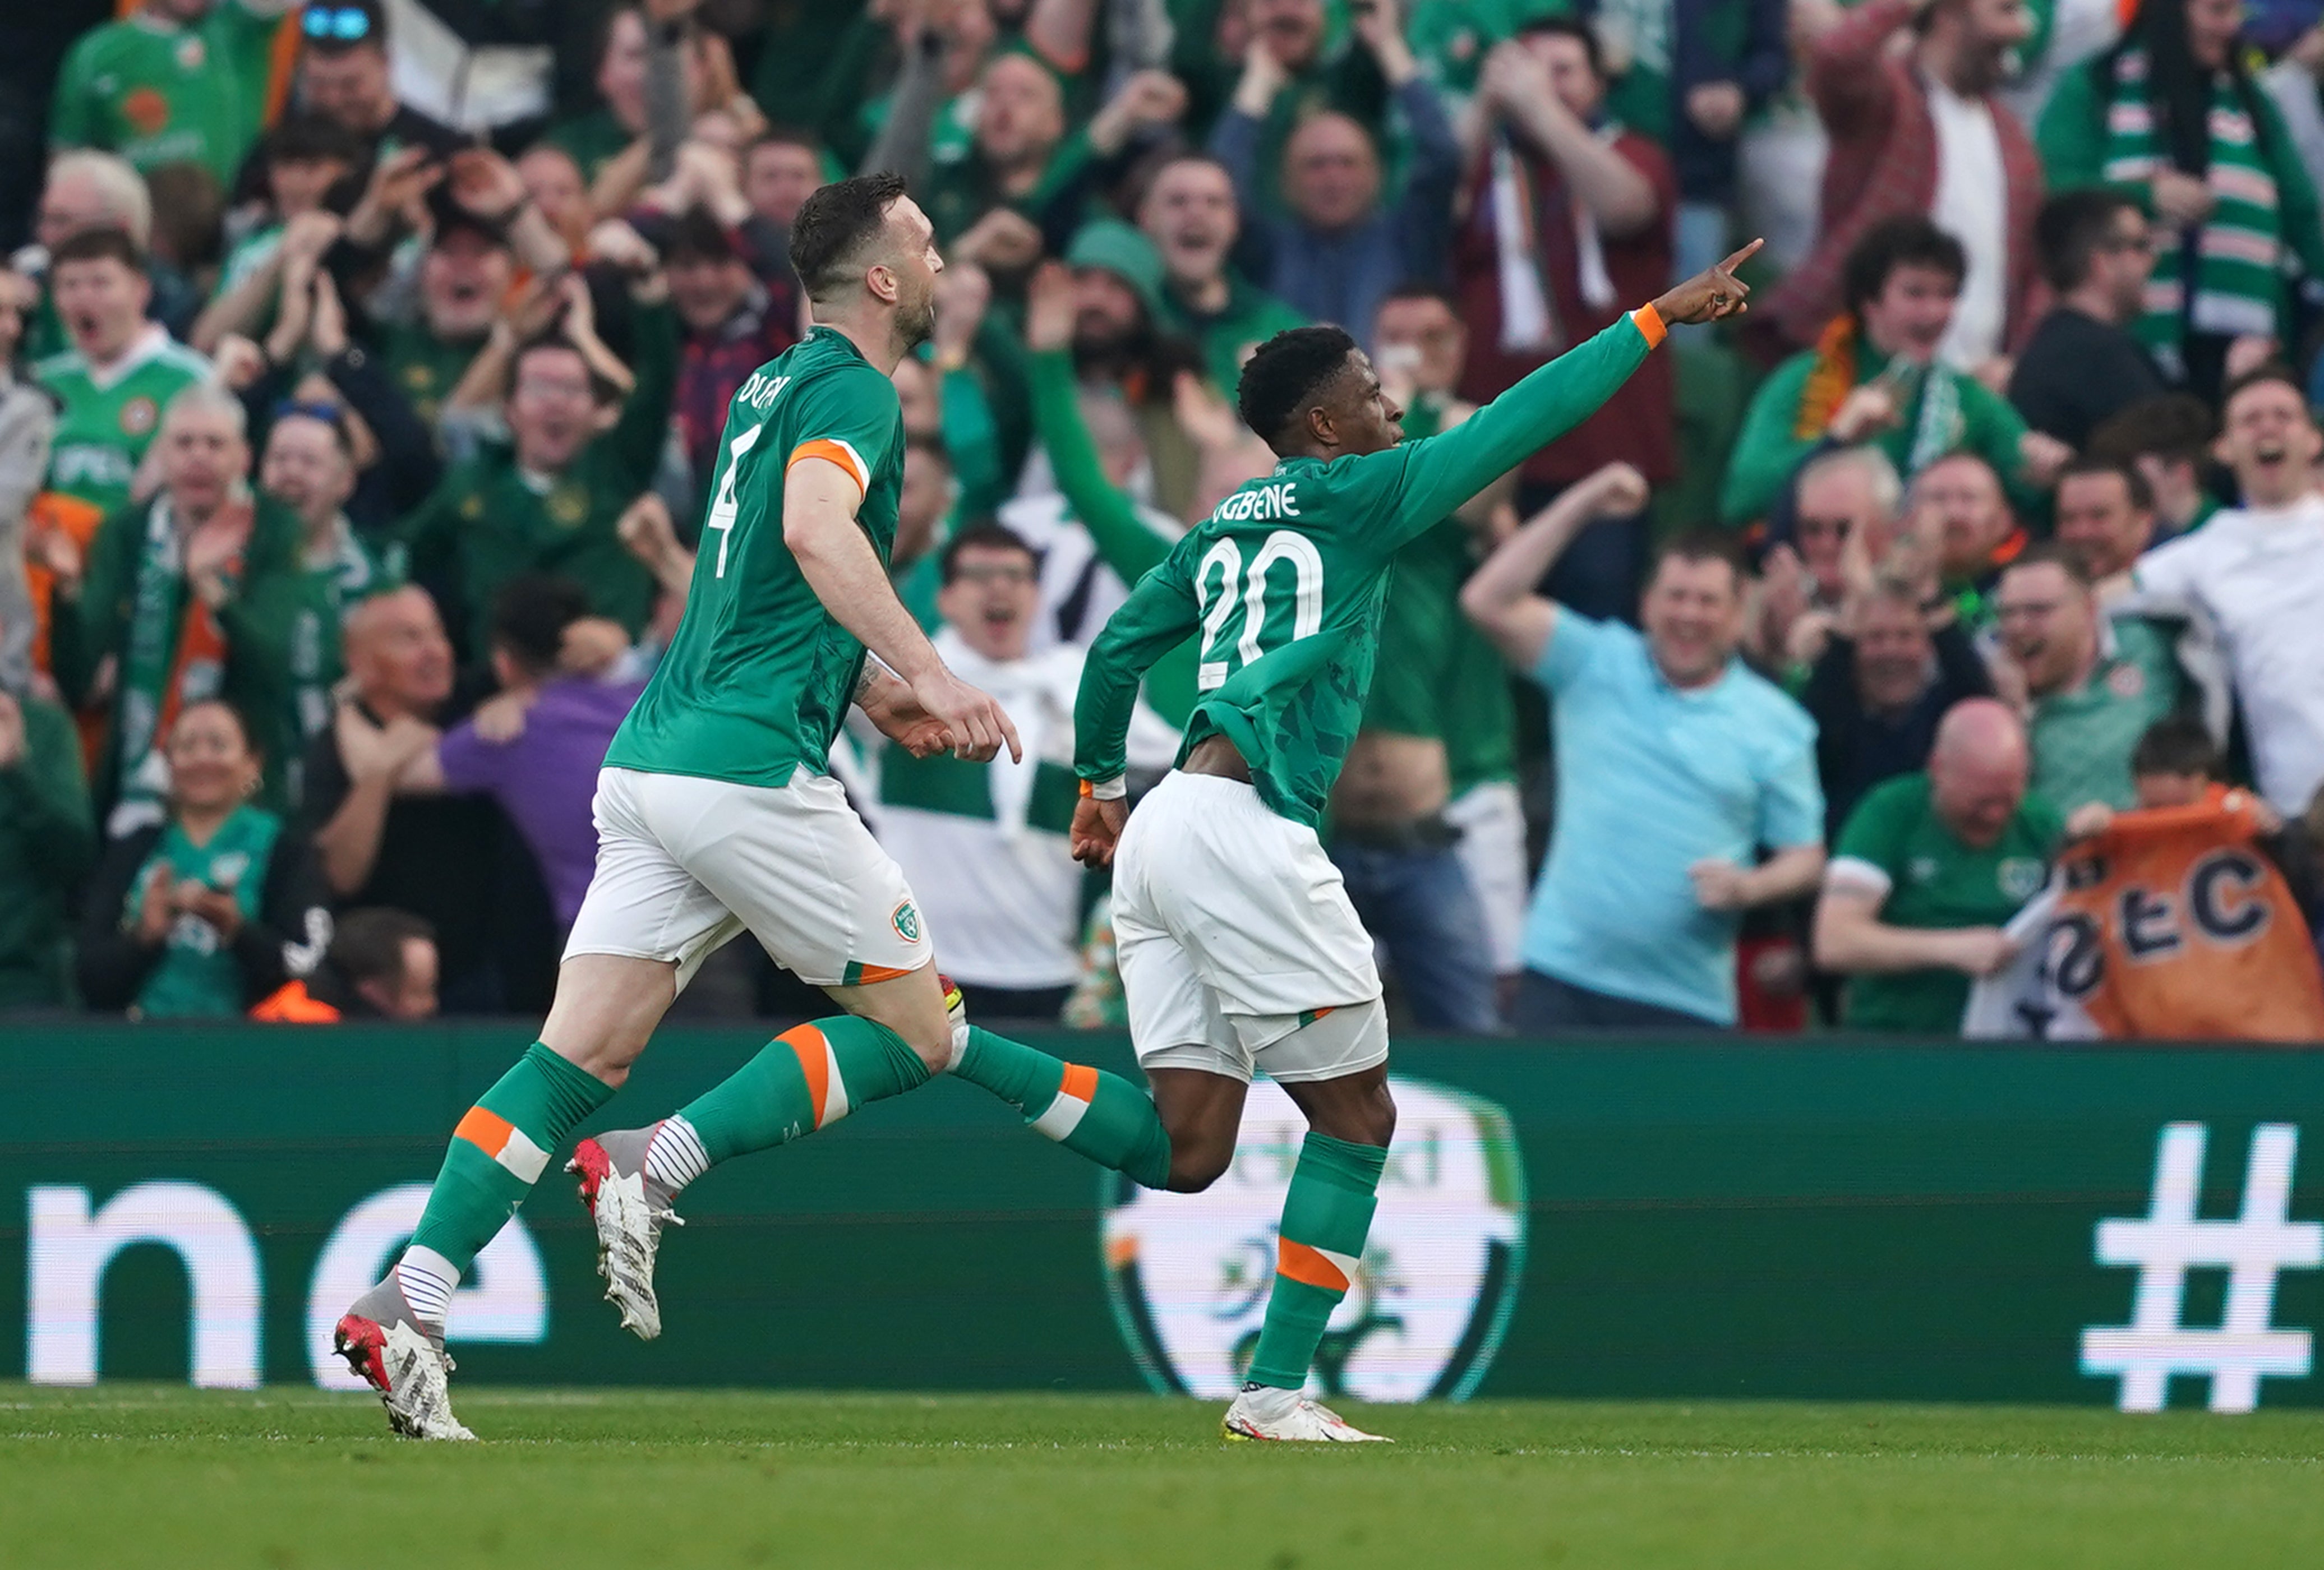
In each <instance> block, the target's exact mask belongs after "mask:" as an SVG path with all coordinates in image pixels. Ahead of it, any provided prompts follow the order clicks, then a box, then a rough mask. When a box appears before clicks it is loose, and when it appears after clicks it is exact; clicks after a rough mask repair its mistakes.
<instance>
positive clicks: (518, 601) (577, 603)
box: [493, 573, 589, 675]
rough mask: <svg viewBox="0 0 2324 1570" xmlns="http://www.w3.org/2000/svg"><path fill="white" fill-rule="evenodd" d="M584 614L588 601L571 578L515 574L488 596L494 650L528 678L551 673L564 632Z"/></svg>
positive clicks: (585, 594) (587, 609)
mask: <svg viewBox="0 0 2324 1570" xmlns="http://www.w3.org/2000/svg"><path fill="white" fill-rule="evenodd" d="M588 614H589V596H588V594H587V593H586V592H585V591H584V590H583V589H582V587H581V585H580V584H578V583H575V582H574V581H573V580H572V579H570V578H559V577H555V576H552V575H551V574H547V573H524V574H519V575H518V576H516V577H513V578H511V579H510V580H509V581H508V582H507V583H503V584H502V585H501V586H500V589H499V592H496V593H494V594H493V647H494V648H501V649H506V650H507V651H508V653H509V655H510V656H511V657H512V658H513V659H514V660H515V661H516V662H517V663H518V664H519V665H521V666H523V667H524V668H525V669H526V671H528V672H530V674H532V675H540V674H541V673H543V672H545V671H552V670H555V669H556V668H557V656H558V651H559V650H560V649H562V648H563V647H564V645H565V629H567V628H568V627H570V626H572V625H573V624H574V623H575V622H576V621H578V620H581V619H582V618H583V617H584V616H586V615H588Z"/></svg>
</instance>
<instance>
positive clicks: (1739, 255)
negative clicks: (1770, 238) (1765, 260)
mask: <svg viewBox="0 0 2324 1570" xmlns="http://www.w3.org/2000/svg"><path fill="white" fill-rule="evenodd" d="M1766 243H1767V242H1766V240H1764V239H1759V240H1754V241H1752V242H1751V243H1749V244H1748V245H1746V246H1745V247H1743V249H1742V250H1740V251H1738V252H1736V253H1735V254H1734V255H1732V256H1730V257H1729V258H1728V259H1727V260H1726V261H1724V262H1720V264H1719V271H1721V272H1732V271H1735V270H1736V269H1737V268H1738V267H1740V266H1742V265H1743V264H1744V263H1745V262H1748V261H1750V260H1751V258H1753V257H1754V256H1757V254H1759V247H1761V246H1762V245H1765V244H1766Z"/></svg>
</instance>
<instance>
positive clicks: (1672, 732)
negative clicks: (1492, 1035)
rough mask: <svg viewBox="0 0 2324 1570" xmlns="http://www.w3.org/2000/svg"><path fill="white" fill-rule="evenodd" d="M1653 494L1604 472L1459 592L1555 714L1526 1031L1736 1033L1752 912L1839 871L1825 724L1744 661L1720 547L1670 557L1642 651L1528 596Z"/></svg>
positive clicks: (1729, 563)
mask: <svg viewBox="0 0 2324 1570" xmlns="http://www.w3.org/2000/svg"><path fill="white" fill-rule="evenodd" d="M1644 491H1645V482H1643V481H1642V480H1639V479H1638V477H1637V474H1636V473H1635V472H1634V471H1632V470H1630V469H1629V468H1628V466H1627V465H1619V464H1618V465H1614V466H1612V467H1610V468H1609V469H1606V470H1602V471H1600V473H1598V474H1596V475H1593V476H1591V478H1590V479H1588V480H1585V481H1583V482H1582V483H1581V484H1579V485H1576V486H1574V487H1572V489H1570V490H1568V491H1566V492H1565V493H1564V495H1563V496H1561V497H1560V498H1559V499H1558V500H1556V501H1555V502H1554V503H1553V504H1552V505H1551V506H1550V507H1549V508H1547V509H1545V510H1544V511H1543V512H1542V513H1540V514H1539V515H1538V516H1536V517H1535V518H1534V519H1532V520H1531V521H1530V522H1528V523H1527V524H1526V526H1525V527H1524V528H1521V529H1519V530H1518V531H1517V533H1516V534H1515V535H1513V536H1511V537H1510V538H1509V539H1508V542H1506V543H1505V544H1504V545H1502V546H1501V547H1500V548H1499V550H1498V551H1496V552H1495V553H1494V555H1493V556H1492V558H1491V559H1490V560H1489V561H1488V562H1487V563H1486V564H1485V565H1483V566H1482V567H1480V568H1479V569H1478V571H1477V574H1476V575H1475V576H1474V577H1473V578H1472V579H1471V582H1470V583H1469V586H1468V587H1467V589H1466V590H1464V592H1462V606H1463V608H1464V609H1465V610H1467V611H1468V612H1469V614H1470V615H1471V618H1472V619H1473V620H1476V622H1477V623H1478V625H1479V626H1480V628H1482V629H1484V631H1485V633H1486V634H1487V636H1489V638H1492V639H1493V641H1494V643H1495V645H1496V646H1497V647H1499V648H1500V650H1501V652H1502V654H1503V655H1504V656H1506V657H1507V658H1508V659H1509V660H1510V662H1511V663H1512V664H1514V665H1516V666H1518V668H1520V669H1522V670H1524V671H1526V673H1527V674H1528V675H1531V676H1532V677H1533V678H1534V679H1535V681H1537V682H1539V683H1540V684H1542V685H1543V686H1544V687H1545V688H1547V689H1548V691H1549V693H1550V699H1551V704H1550V707H1551V716H1552V724H1553V730H1554V737H1555V742H1556V760H1557V801H1556V813H1555V816H1554V819H1553V821H1552V822H1553V827H1552V839H1551V841H1550V851H1549V859H1548V862H1547V864H1546V865H1545V867H1544V868H1543V869H1542V875H1541V880H1540V882H1539V884H1538V885H1537V886H1535V890H1534V897H1533V906H1532V909H1531V911H1530V913H1529V914H1528V915H1527V917H1526V932H1525V941H1524V946H1523V954H1524V959H1525V965H1526V971H1527V978H1526V992H1525V994H1523V995H1521V996H1520V998H1519V1003H1518V1006H1517V1008H1516V1009H1515V1010H1514V1011H1513V1017H1514V1018H1515V1020H1516V1023H1517V1024H1518V1027H1519V1029H1520V1030H1524V1029H1526V1028H1528V1027H1529V1026H1530V1027H1531V1028H1535V1029H1555V1028H1561V1027H1566V1026H1576V1025H1580V1026H1598V1027H1616V1028H1628V1027H1637V1026H1641V1025H1654V1024H1663V1025H1669V1024H1711V1025H1720V1026H1729V1025H1732V1024H1734V1023H1735V1018H1736V995H1735V940H1736V933H1737V931H1738V928H1739V926H1740V925H1741V921H1742V913H1743V911H1744V910H1745V909H1747V908H1748V907H1750V906H1752V905H1758V904H1774V903H1777V902H1780V901H1783V900H1786V899H1790V898H1794V897H1796V896H1798V895H1803V894H1806V893H1808V892H1809V891H1811V890H1812V889H1813V888H1814V887H1815V886H1816V882H1817V879H1818V878H1819V877H1821V873H1822V869H1823V845H1822V840H1823V792H1822V790H1821V786H1820V785H1818V783H1817V780H1816V771H1815V723H1814V721H1812V720H1810V719H1809V718H1808V716H1807V714H1806V712H1804V711H1803V710H1802V709H1801V708H1800V707H1799V705H1798V704H1796V703H1794V702H1792V700H1791V699H1789V698H1788V697H1786V696H1784V693H1781V692H1780V691H1778V690H1777V689H1776V688H1775V686H1774V685H1772V684H1769V683H1768V682H1766V681H1765V680H1762V679H1761V678H1760V677H1759V676H1757V675H1753V674H1752V673H1751V672H1750V671H1749V670H1748V669H1746V668H1745V667H1744V666H1743V665H1742V663H1741V662H1740V661H1739V660H1738V659H1737V658H1736V657H1735V647H1736V644H1737V642H1738V638H1739V637H1740V633H1741V629H1742V622H1743V580H1742V574H1741V572H1740V570H1739V568H1738V566H1737V565H1736V564H1735V562H1734V560H1733V558H1732V556H1731V555H1730V554H1729V546H1727V544H1726V542H1725V541H1724V540H1723V539H1720V538H1718V537H1691V538H1682V539H1678V540H1674V541H1672V542H1671V543H1670V544H1669V545H1666V546H1665V547H1664V548H1663V550H1662V551H1661V553H1660V554H1659V555H1658V556H1657V558H1656V560H1655V569H1654V573H1653V575H1652V577H1651V578H1650V580H1649V581H1648V583H1647V585H1646V593H1645V596H1644V599H1643V601H1642V603H1641V612H1640V620H1641V621H1642V623H1643V624H1644V627H1645V631H1644V633H1643V634H1641V633H1640V632H1638V631H1636V630H1634V629H1630V628H1628V627H1626V626H1623V625H1621V624H1620V623H1618V622H1605V621H1592V620H1589V619H1588V618H1586V617H1582V616H1578V615H1576V614H1574V613H1573V612H1572V611H1567V610H1564V609H1563V608H1561V607H1558V606H1556V605H1554V604H1552V603H1551V602H1550V601H1547V600H1545V599H1543V598H1542V597H1541V596H1540V595H1538V594H1535V593H1534V592H1532V585H1533V584H1535V583H1539V582H1540V581H1541V578H1542V575H1543V574H1545V572H1546V571H1547V570H1548V567H1549V565H1550V564H1551V563H1552V562H1554V560H1555V559H1556V556H1557V555H1558V553H1559V552H1560V551H1561V550H1563V547H1564V546H1565V545H1566V544H1567V543H1569V542H1570V541H1571V540H1572V537H1574V536H1575V535H1577V534H1578V533H1580V531H1581V530H1582V528H1584V527H1586V526H1587V525H1588V524H1589V523H1590V522H1591V520H1592V519H1595V518H1600V517H1617V516H1624V515H1626V514H1628V513H1630V512H1634V511H1636V510H1637V508H1638V507H1639V506H1642V505H1643V504H1644V501H1645V496H1644ZM1762 850H1766V851H1768V852H1771V854H1770V855H1769V857H1768V859H1767V860H1766V861H1765V862H1764V863H1762V862H1760V860H1759V855H1760V852H1761V851H1762ZM1576 995H1578V996H1576ZM1529 1001H1530V1002H1531V1003H1532V1004H1533V1005H1534V1006H1531V1007H1528V1006H1527V1004H1528V1002H1529Z"/></svg>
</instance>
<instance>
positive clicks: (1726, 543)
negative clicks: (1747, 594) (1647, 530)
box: [1646, 528, 1748, 590]
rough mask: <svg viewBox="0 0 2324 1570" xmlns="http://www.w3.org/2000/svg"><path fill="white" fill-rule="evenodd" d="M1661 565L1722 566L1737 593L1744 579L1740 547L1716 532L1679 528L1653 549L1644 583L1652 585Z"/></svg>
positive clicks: (1733, 540) (1734, 541)
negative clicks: (1701, 563) (1719, 564)
mask: <svg viewBox="0 0 2324 1570" xmlns="http://www.w3.org/2000/svg"><path fill="white" fill-rule="evenodd" d="M1665 562H1721V563H1724V564H1725V565H1726V567H1727V570H1728V572H1729V573H1730V574H1733V575H1734V578H1735V586H1736V588H1738V590H1739V589H1741V588H1742V587H1743V580H1744V579H1745V578H1746V577H1747V576H1748V572H1747V571H1746V569H1745V567H1744V565H1743V547H1742V546H1740V545H1738V543H1736V539H1735V537H1734V536H1733V535H1731V534H1729V533H1727V532H1725V531H1724V530H1721V529H1716V528H1683V529H1681V530H1679V532H1678V533H1676V534H1674V535H1673V536H1671V537H1669V538H1668V539H1666V540H1665V541H1663V542H1662V543H1661V544H1660V545H1658V546H1655V555H1654V562H1653V564H1652V565H1650V566H1648V567H1647V569H1646V582H1648V583H1653V582H1654V581H1655V575H1656V574H1659V573H1661V571H1662V570H1663V564H1664V563H1665Z"/></svg>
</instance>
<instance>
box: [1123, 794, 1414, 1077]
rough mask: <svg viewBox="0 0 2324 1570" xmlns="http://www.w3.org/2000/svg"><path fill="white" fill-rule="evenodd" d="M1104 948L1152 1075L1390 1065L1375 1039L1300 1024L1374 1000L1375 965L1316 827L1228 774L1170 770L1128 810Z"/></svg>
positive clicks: (1333, 1072) (1369, 1032)
mask: <svg viewBox="0 0 2324 1570" xmlns="http://www.w3.org/2000/svg"><path fill="white" fill-rule="evenodd" d="M1113 939H1114V954H1115V958H1116V959H1117V961H1118V962H1119V963H1120V967H1121V987H1122V992H1123V995H1124V997H1125V999H1126V1000H1127V1002H1128V1004H1129V1008H1130V1044H1131V1045H1132V1046H1133V1047H1135V1048H1136V1049H1137V1051H1138V1060H1139V1062H1140V1063H1142V1064H1143V1065H1145V1066H1146V1067H1147V1068H1149V1069H1200V1070H1205V1071H1207V1072H1209V1073H1213V1074H1223V1075H1227V1076H1229V1077H1231V1078H1234V1079H1244V1080H1248V1079H1250V1077H1251V1072H1252V1070H1253V1068H1254V1067H1257V1068H1259V1069H1264V1070H1266V1071H1267V1073H1268V1076H1269V1077H1270V1078H1272V1079H1278V1080H1283V1081H1286V1082H1297V1081H1301V1080H1315V1079H1339V1078H1342V1077H1343V1076H1345V1075H1349V1074H1354V1073H1358V1072H1360V1071H1361V1070H1365V1069H1369V1068H1372V1067H1375V1066H1377V1065H1378V1064H1379V1063H1380V1062H1382V1061H1385V1060H1386V1059H1387V1057H1388V1035H1387V1032H1386V1031H1385V1030H1384V1029H1379V1030H1374V1029H1364V1030H1361V1031H1356V1032H1343V1031H1330V1032H1323V1033H1317V1032H1313V1031H1303V1030H1302V1029H1301V1028H1300V1027H1301V1026H1303V1025H1305V1024H1311V1023H1312V1022H1313V1021H1314V1020H1315V1019H1316V1018H1317V1017H1318V1016H1320V1015H1324V1014H1327V1013H1330V1012H1332V1011H1333V1010H1335V1009H1340V1008H1345V1007H1348V1006H1349V1005H1355V1004H1363V1003H1369V1002H1373V1001H1375V1000H1377V999H1378V998H1379V996H1380V978H1379V968H1378V967H1377V966H1376V965H1375V964H1374V963H1373V962H1372V941H1371V937H1370V934H1369V933H1367V932H1365V931H1364V927H1363V923H1361V922H1360V921H1358V920H1357V919H1356V909H1355V906H1354V905H1352V904H1350V903H1349V902H1348V894H1347V889H1346V887H1345V886H1343V884H1342V879H1341V877H1340V869H1339V868H1336V867H1334V866H1333V865H1332V858H1330V857H1329V856H1326V855H1325V854H1324V853H1323V845H1322V843H1321V842H1320V841H1319V840H1317V839H1316V838H1315V831H1314V830H1313V829H1311V828H1309V827H1308V826H1307V825H1305V823H1295V822H1292V821H1291V820H1290V819H1288V818H1282V817H1277V815H1276V814H1275V813H1271V812H1269V811H1268V809H1267V806H1266V803H1263V802H1261V801H1260V800H1259V793H1258V792H1257V791H1255V790H1253V789H1252V788H1251V787H1250V785H1245V784H1243V783H1241V782H1240V781H1239V780H1231V779H1222V778H1218V777H1215V776H1210V775H1198V774H1182V773H1172V774H1170V775H1168V776H1166V777H1165V778H1164V779H1163V781H1162V783H1161V784H1159V785H1156V786H1155V787H1154V789H1153V790H1151V791H1150V792H1148V794H1147V795H1146V798H1145V800H1143V801H1141V802H1140V803H1138V808H1137V810H1136V811H1135V812H1133V813H1130V822H1129V824H1128V826H1127V827H1125V828H1124V829H1123V830H1122V834H1121V842H1120V846H1119V847H1117V849H1116V850H1115V853H1114V860H1113ZM1381 1017H1382V1018H1385V1016H1384V1015H1383V1016H1381Z"/></svg>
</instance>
